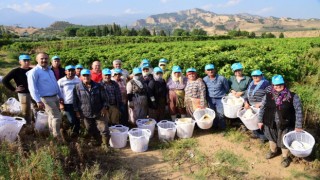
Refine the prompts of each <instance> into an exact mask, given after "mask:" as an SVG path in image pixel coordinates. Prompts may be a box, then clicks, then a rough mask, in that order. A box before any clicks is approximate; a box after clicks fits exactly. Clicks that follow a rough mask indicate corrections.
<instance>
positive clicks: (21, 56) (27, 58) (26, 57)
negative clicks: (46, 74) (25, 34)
mask: <svg viewBox="0 0 320 180" xmlns="http://www.w3.org/2000/svg"><path fill="white" fill-rule="evenodd" d="M22 60H31V58H30V56H29V55H26V54H22V55H20V56H19V61H22Z"/></svg>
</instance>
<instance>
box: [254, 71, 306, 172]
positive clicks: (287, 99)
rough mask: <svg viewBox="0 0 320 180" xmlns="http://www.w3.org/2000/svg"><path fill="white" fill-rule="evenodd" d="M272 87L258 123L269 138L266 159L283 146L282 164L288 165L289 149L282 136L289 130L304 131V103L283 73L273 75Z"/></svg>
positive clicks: (263, 100) (264, 100)
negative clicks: (292, 89) (286, 81)
mask: <svg viewBox="0 0 320 180" xmlns="http://www.w3.org/2000/svg"><path fill="white" fill-rule="evenodd" d="M270 89H271V90H270V92H267V93H266V95H265V96H264V97H263V99H262V102H261V107H260V112H259V123H258V125H259V128H260V129H262V128H263V130H264V133H265V136H266V137H267V138H268V140H269V145H270V151H269V152H268V153H267V154H266V159H271V158H273V157H275V156H277V155H278V152H279V151H278V148H281V152H282V161H281V165H282V166H283V167H288V166H289V165H290V159H289V150H288V149H287V148H286V147H285V146H284V144H283V142H282V138H283V136H284V135H285V134H286V133H288V132H289V131H292V130H295V131H302V121H303V114H302V105H301V101H300V99H299V97H298V95H297V94H295V93H293V92H291V91H290V90H289V89H288V88H287V87H286V85H285V82H284V79H283V77H282V76H281V75H275V76H273V77H272V86H271V88H270Z"/></svg>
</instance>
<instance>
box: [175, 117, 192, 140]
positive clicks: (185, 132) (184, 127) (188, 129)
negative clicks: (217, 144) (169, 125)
mask: <svg viewBox="0 0 320 180" xmlns="http://www.w3.org/2000/svg"><path fill="white" fill-rule="evenodd" d="M189 119H190V122H189V123H179V119H177V120H176V127H177V136H178V137H179V138H190V137H192V134H193V130H194V125H195V124H196V121H195V120H193V119H192V118H189Z"/></svg>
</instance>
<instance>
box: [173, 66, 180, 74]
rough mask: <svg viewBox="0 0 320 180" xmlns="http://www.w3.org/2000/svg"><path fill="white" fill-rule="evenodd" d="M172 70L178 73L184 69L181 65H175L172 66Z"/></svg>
mask: <svg viewBox="0 0 320 180" xmlns="http://www.w3.org/2000/svg"><path fill="white" fill-rule="evenodd" d="M172 72H174V73H176V72H179V73H181V72H182V70H181V68H180V66H173V67H172Z"/></svg>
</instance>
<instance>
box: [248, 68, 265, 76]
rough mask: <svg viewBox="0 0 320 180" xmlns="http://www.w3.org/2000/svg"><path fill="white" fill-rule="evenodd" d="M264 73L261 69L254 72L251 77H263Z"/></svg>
mask: <svg viewBox="0 0 320 180" xmlns="http://www.w3.org/2000/svg"><path fill="white" fill-rule="evenodd" d="M262 74H263V73H262V71H260V70H259V69H257V70H254V71H252V73H251V76H261V75H262Z"/></svg>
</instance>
